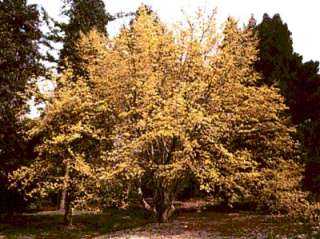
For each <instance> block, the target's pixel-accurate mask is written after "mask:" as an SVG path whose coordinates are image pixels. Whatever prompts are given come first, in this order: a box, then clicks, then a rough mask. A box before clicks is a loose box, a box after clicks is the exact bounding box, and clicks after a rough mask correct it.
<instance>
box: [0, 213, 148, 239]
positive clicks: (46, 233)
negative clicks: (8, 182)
mask: <svg viewBox="0 0 320 239" xmlns="http://www.w3.org/2000/svg"><path fill="white" fill-rule="evenodd" d="M150 222H151V221H150V219H149V218H148V217H147V215H146V214H145V212H144V211H142V210H121V209H108V210H107V211H106V212H105V213H101V214H81V215H75V216H73V225H72V226H69V227H66V226H64V225H63V216H62V215H16V216H14V217H12V218H11V219H10V220H5V219H2V220H1V221H0V238H1V236H5V237H7V238H10V239H11V238H21V237H30V238H61V239H64V238H65V239H69V238H91V237H93V236H98V235H103V234H107V233H110V232H113V231H117V230H122V229H127V228H134V227H138V226H142V225H145V224H147V223H150Z"/></svg>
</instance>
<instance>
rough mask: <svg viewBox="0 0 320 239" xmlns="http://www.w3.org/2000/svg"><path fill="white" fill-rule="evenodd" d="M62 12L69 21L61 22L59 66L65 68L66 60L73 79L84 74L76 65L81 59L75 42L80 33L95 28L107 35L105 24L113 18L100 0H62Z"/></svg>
mask: <svg viewBox="0 0 320 239" xmlns="http://www.w3.org/2000/svg"><path fill="white" fill-rule="evenodd" d="M64 3H65V5H64V11H63V14H64V15H65V16H67V17H68V18H69V22H68V23H66V24H62V25H61V26H62V29H61V30H62V31H63V33H64V37H63V48H62V50H61V52H60V60H59V62H60V63H59V68H60V69H63V68H65V66H66V65H65V64H66V62H68V64H69V67H71V68H72V70H73V74H74V75H75V77H74V78H75V79H76V77H77V76H85V75H86V72H85V71H84V69H82V68H81V67H79V66H78V64H79V62H81V61H82V60H83V59H81V57H80V56H79V52H78V49H77V46H76V45H77V42H78V41H79V40H80V36H81V33H83V34H87V33H89V32H90V31H91V30H93V29H96V30H97V31H98V32H100V33H102V34H104V35H107V30H106V26H107V24H108V22H109V21H110V20H112V19H113V18H112V17H111V16H110V15H109V14H108V13H107V12H106V9H105V4H104V2H103V1H102V0H89V1H87V0H64Z"/></svg>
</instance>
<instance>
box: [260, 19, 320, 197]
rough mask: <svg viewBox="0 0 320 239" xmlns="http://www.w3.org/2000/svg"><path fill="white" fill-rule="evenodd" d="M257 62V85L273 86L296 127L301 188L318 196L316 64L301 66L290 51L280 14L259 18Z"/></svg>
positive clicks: (319, 83) (319, 132) (319, 133)
mask: <svg viewBox="0 0 320 239" xmlns="http://www.w3.org/2000/svg"><path fill="white" fill-rule="evenodd" d="M256 30H257V32H258V35H259V38H260V42H259V51H260V52H259V60H258V62H257V63H256V69H257V70H258V71H260V72H261V73H262V75H263V77H262V79H261V80H260V82H259V83H260V84H265V85H269V86H271V85H277V86H278V87H279V88H280V90H281V93H282V95H283V96H284V97H285V101H286V104H287V105H288V106H289V109H290V114H291V117H292V120H293V122H294V123H295V124H297V125H298V127H299V132H300V140H301V142H302V145H303V151H304V155H305V162H306V165H307V166H306V174H305V180H304V183H305V186H306V188H307V189H310V190H312V191H313V192H315V193H316V194H319V193H318V192H319V190H320V177H319V175H320V77H319V75H318V72H319V62H314V61H309V62H306V63H303V58H302V57H301V56H300V55H299V54H297V53H295V52H294V50H293V42H292V39H291V32H290V31H289V29H288V26H287V24H285V23H283V22H282V20H281V17H280V15H278V14H276V15H274V16H273V17H272V18H270V17H269V16H268V15H267V14H265V15H264V16H263V20H262V22H261V23H260V24H259V25H258V26H257V27H256Z"/></svg>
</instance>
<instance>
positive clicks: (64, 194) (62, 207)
mask: <svg viewBox="0 0 320 239" xmlns="http://www.w3.org/2000/svg"><path fill="white" fill-rule="evenodd" d="M65 170H66V171H65V172H64V182H63V189H62V193H61V198H60V211H64V210H65V207H66V197H67V190H68V181H69V165H68V164H66V169H65Z"/></svg>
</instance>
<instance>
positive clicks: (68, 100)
mask: <svg viewBox="0 0 320 239" xmlns="http://www.w3.org/2000/svg"><path fill="white" fill-rule="evenodd" d="M223 37H224V38H223V41H222V44H219V43H220V42H221V39H220V37H219V34H218V33H217V30H216V25H215V17H214V15H212V16H209V17H208V18H207V19H205V16H204V15H203V14H202V13H201V12H200V13H199V14H198V17H197V18H196V19H194V20H191V19H189V20H188V21H187V24H186V25H181V26H180V27H178V28H175V29H174V30H172V31H171V30H169V29H168V27H167V26H166V25H164V24H163V23H162V22H161V21H160V20H159V18H158V17H157V16H156V14H155V13H153V12H150V11H149V9H148V8H146V7H145V6H142V7H141V8H139V10H138V14H137V16H136V18H135V19H134V20H133V21H132V22H131V24H130V25H129V26H127V27H124V28H123V29H121V31H120V33H119V34H118V35H117V36H116V37H114V38H105V37H103V36H102V35H101V34H99V33H98V32H97V31H93V32H91V33H89V34H88V35H84V36H83V40H82V41H81V42H80V43H79V44H78V47H79V52H80V53H81V57H82V58H83V59H85V61H84V64H83V65H82V67H83V68H85V70H86V71H87V73H88V75H87V77H86V78H85V79H84V78H78V80H77V81H76V82H73V83H72V84H68V81H69V79H68V77H69V76H72V75H73V72H70V73H68V72H66V75H65V76H64V77H62V78H61V80H63V79H64V80H63V81H62V82H61V87H59V89H58V90H57V92H56V94H55V95H54V97H53V98H52V100H51V103H49V104H48V108H47V114H46V115H45V116H43V118H42V119H40V121H39V122H40V124H39V126H37V127H35V128H34V130H35V132H39V129H40V132H42V131H43V132H45V135H46V137H45V138H44V140H43V141H42V142H41V144H40V145H39V147H38V150H39V157H38V160H37V161H36V163H35V164H33V165H31V166H30V167H26V168H22V169H20V170H19V171H17V172H15V173H14V174H13V176H12V180H13V184H14V185H15V186H16V187H17V186H18V187H20V188H21V189H22V190H25V192H26V193H28V192H29V193H30V191H31V194H28V195H30V196H31V197H32V196H33V193H36V194H37V193H40V196H41V193H42V192H44V191H43V190H46V191H45V192H46V193H47V192H48V191H50V189H55V188H60V189H61V188H66V189H67V191H68V194H69V193H71V194H70V195H74V196H73V198H71V199H72V203H73V204H74V205H76V203H77V202H86V200H88V199H89V198H88V197H87V198H86V197H82V196H84V195H81V193H85V192H89V191H90V192H92V193H96V192H94V190H93V189H98V190H97V191H99V190H100V189H99V187H100V188H101V189H102V188H103V190H104V192H108V193H109V194H108V195H106V196H105V198H111V199H112V200H113V201H117V200H123V199H128V198H132V197H134V198H135V199H138V200H139V201H140V202H141V203H142V204H143V206H144V207H145V208H146V209H148V210H150V211H152V212H153V213H154V215H155V216H156V218H157V220H159V221H161V222H164V221H167V220H168V219H169V218H170V216H171V215H172V213H173V212H174V205H173V202H174V200H175V199H176V197H177V195H178V194H179V193H180V192H181V191H182V190H183V189H184V185H185V180H187V179H188V178H189V177H190V175H192V177H193V178H194V179H196V180H197V183H198V185H199V186H200V189H201V190H204V191H206V192H207V193H213V194H214V195H215V196H218V195H219V196H222V197H223V196H224V197H225V198H226V200H227V201H228V203H229V202H230V203H232V202H233V198H234V197H236V196H238V197H239V198H241V197H246V195H247V194H251V195H254V193H256V192H257V191H259V190H261V189H260V188H259V187H258V185H260V186H261V187H263V188H265V187H264V185H265V184H266V182H268V180H267V179H270V178H274V177H273V176H272V175H271V176H270V175H269V174H268V176H266V174H264V172H263V169H269V170H273V169H274V167H275V166H274V165H279V164H280V163H281V162H282V161H285V160H287V161H288V157H291V156H292V155H294V150H295V145H294V141H293V139H292V138H291V137H290V130H291V128H290V127H288V126H287V124H286V122H285V119H284V118H282V113H283V112H284V110H285V106H284V104H283V102H282V97H281V96H280V95H279V94H278V92H277V90H276V89H274V88H270V89H269V88H267V87H257V86H256V84H255V82H256V80H257V79H258V77H259V74H258V73H257V72H256V71H255V70H254V66H253V64H254V62H255V61H256V59H257V49H256V46H257V39H256V38H255V36H254V34H253V33H252V31H251V30H250V29H247V30H242V29H240V28H238V26H237V22H236V21H235V20H233V19H232V18H230V19H229V20H228V21H227V22H226V26H225V31H224V35H223ZM66 76H67V77H66ZM100 104H101V105H100ZM34 130H33V131H32V132H34ZM92 142H94V143H93V144H92ZM91 145H93V148H88V147H90V146H91ZM276 160H278V161H276ZM271 162H273V167H271V166H270V165H271ZM67 169H68V170H67ZM66 172H67V173H66ZM289 173H290V172H289ZM33 179H35V180H39V182H40V183H39V184H38V187H36V188H35V190H33V188H32V187H30V183H31V185H32V181H33ZM66 182H68V183H66ZM258 183H259V184H258ZM257 184H258V185H257ZM145 185H147V186H148V187H147V189H148V190H145V188H144V186H145ZM97 186H98V187H97ZM247 189H248V190H247ZM92 190H93V191H92ZM221 191H222V192H227V193H226V195H222V193H221ZM257 194H258V193H256V194H255V195H257ZM43 196H45V193H44V195H43ZM147 196H151V197H152V201H151V202H148V201H147V200H145V198H146V197H147ZM95 198H98V197H95ZM67 215H68V210H66V218H68V217H67Z"/></svg>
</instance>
